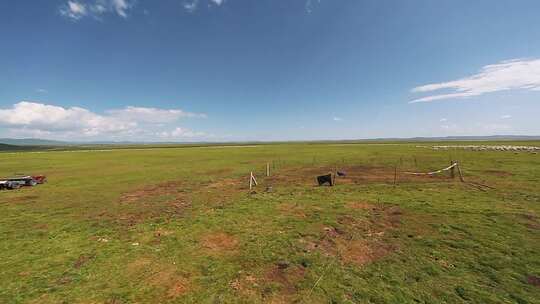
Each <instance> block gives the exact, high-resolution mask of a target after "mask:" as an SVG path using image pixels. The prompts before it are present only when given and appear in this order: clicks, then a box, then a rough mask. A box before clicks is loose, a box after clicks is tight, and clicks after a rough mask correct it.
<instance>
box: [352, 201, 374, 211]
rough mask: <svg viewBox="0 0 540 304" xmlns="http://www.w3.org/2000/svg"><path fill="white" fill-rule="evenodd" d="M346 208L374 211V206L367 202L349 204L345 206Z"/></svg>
mask: <svg viewBox="0 0 540 304" xmlns="http://www.w3.org/2000/svg"><path fill="white" fill-rule="evenodd" d="M347 207H348V208H350V209H363V210H372V209H375V208H376V207H375V205H373V204H372V203H368V202H350V203H348V204H347Z"/></svg>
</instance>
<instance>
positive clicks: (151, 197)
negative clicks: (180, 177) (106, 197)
mask: <svg viewBox="0 0 540 304" xmlns="http://www.w3.org/2000/svg"><path fill="white" fill-rule="evenodd" d="M189 206H191V202H190V199H189V196H188V193H187V192H186V191H185V190H184V189H183V187H182V183H181V182H178V181H172V182H165V183H161V184H157V185H152V186H147V187H142V188H139V189H136V190H134V191H130V192H126V193H124V194H123V195H122V196H121V197H120V200H119V201H118V205H116V206H114V207H116V208H115V209H113V210H107V211H105V212H101V213H100V214H98V215H97V217H99V218H100V219H110V220H113V221H115V222H117V223H119V224H121V225H127V226H133V225H136V224H138V223H140V222H143V221H145V220H149V219H155V218H174V217H180V216H182V215H183V214H184V211H185V209H186V208H188V207H189Z"/></svg>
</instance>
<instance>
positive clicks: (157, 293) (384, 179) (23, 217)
mask: <svg viewBox="0 0 540 304" xmlns="http://www.w3.org/2000/svg"><path fill="white" fill-rule="evenodd" d="M438 144H441V143H438ZM452 144H456V143H452ZM467 144H470V143H467ZM482 144H485V143H482ZM505 144H508V143H505ZM515 144H518V145H521V144H528V145H536V146H539V145H540V143H539V142H516V143H515ZM420 145H423V146H429V144H428V143H393V144H382V143H372V144H368V143H360V144H354V143H347V144H339V143H324V144H323V143H319V144H314V143H312V144H302V143H290V144H271V145H247V146H229V147H220V146H210V147H166V148H159V147H153V148H147V149H117V150H114V149H113V150H106V151H100V150H95V151H85V150H78V151H43V152H20V153H18V152H17V153H7V152H6V153H1V154H0V176H5V175H11V174H13V173H16V172H17V173H18V172H24V173H29V174H46V175H47V176H48V179H49V182H48V183H47V184H44V185H39V186H37V187H33V188H24V189H20V190H16V191H2V192H0V215H1V216H0V303H115V304H118V303H540V287H539V286H538V284H539V280H540V279H538V278H539V277H540V189H539V186H540V183H539V182H540V155H538V154H533V153H526V152H521V153H513V152H494V151H482V152H474V151H466V150H448V151H441V150H439V151H435V150H432V149H430V148H425V147H418V146H420ZM450 160H459V162H460V166H461V168H462V170H463V173H464V177H465V180H466V182H467V183H461V182H460V181H459V179H458V178H455V179H452V178H450V177H449V176H448V174H443V175H441V176H439V177H433V178H427V177H414V176H410V175H406V174H403V173H400V174H398V176H397V177H398V178H397V185H394V175H395V168H396V166H397V167H398V168H399V171H400V172H404V171H428V170H434V169H440V168H442V167H445V166H448V165H449V163H450ZM267 162H269V163H270V167H271V173H272V176H271V177H268V178H267V177H265V170H266V163H267ZM336 167H337V168H338V169H340V170H342V171H345V172H346V173H347V174H348V176H347V177H345V178H341V179H340V178H338V179H337V185H336V186H335V187H318V186H316V185H315V176H316V175H318V174H324V173H327V172H328V171H330V170H334V169H335V168H336ZM250 171H253V172H254V173H255V175H256V177H257V180H258V182H259V185H258V186H257V187H256V188H255V191H253V192H250V191H249V189H248V188H247V186H248V177H249V172H250ZM470 182H472V183H470ZM268 187H271V188H270V189H269V191H266V190H267V188H268Z"/></svg>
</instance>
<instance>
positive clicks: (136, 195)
mask: <svg viewBox="0 0 540 304" xmlns="http://www.w3.org/2000/svg"><path fill="white" fill-rule="evenodd" d="M181 189H182V183H181V182H178V181H169V182H164V183H161V184H157V185H152V186H147V187H143V188H140V189H137V190H134V191H130V192H126V193H124V194H122V196H121V197H120V202H121V203H135V202H139V201H141V200H144V199H145V198H148V197H154V196H160V195H173V194H179V193H182V190H181Z"/></svg>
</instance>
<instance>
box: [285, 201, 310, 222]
mask: <svg viewBox="0 0 540 304" xmlns="http://www.w3.org/2000/svg"><path fill="white" fill-rule="evenodd" d="M278 210H279V211H280V212H281V213H282V214H285V215H291V216H294V217H297V218H300V219H303V218H306V217H307V214H306V212H305V211H306V210H305V207H302V206H299V205H297V204H294V203H283V204H280V205H279V206H278Z"/></svg>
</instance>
